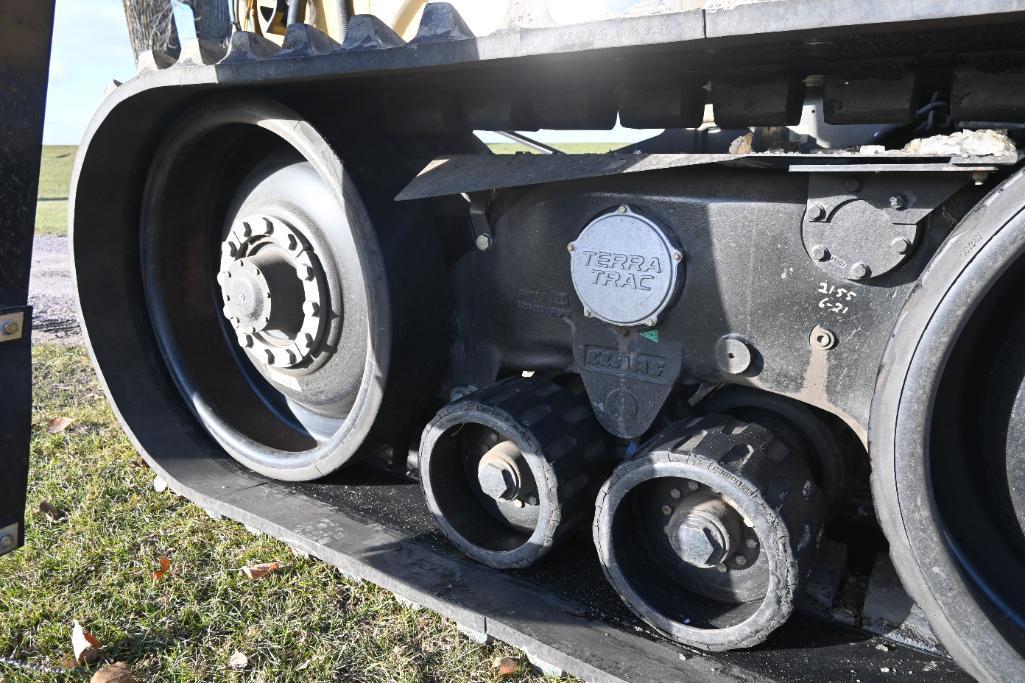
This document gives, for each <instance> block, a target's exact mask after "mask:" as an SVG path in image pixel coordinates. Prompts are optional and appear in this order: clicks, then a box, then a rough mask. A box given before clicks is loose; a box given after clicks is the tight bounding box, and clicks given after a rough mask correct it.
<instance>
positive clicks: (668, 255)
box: [569, 207, 683, 326]
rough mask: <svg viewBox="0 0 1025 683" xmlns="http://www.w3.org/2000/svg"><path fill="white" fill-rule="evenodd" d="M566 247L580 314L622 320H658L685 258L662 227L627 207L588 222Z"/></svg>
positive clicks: (644, 322) (632, 322) (638, 322)
mask: <svg viewBox="0 0 1025 683" xmlns="http://www.w3.org/2000/svg"><path fill="white" fill-rule="evenodd" d="M569 252H570V274H571V276H572V278H573V288H574V289H575V290H576V292H577V296H578V297H580V301H581V303H583V305H584V314H585V315H589V316H593V317H595V318H598V319H599V320H603V321H605V322H607V323H611V324H613V325H622V326H627V325H654V324H655V323H656V322H657V321H658V316H659V314H660V313H661V312H662V311H663V310H665V308H666V306H668V305H669V301H670V299H672V296H673V293H674V292H675V291H676V284H677V275H678V270H679V264H680V261H682V260H683V254H682V253H681V252H680V251H679V250H677V249H676V248H675V247H673V245H672V243H671V242H670V241H669V238H668V237H667V236H666V234H665V232H664V231H663V230H662V229H661V228H659V227H658V226H657V225H656V224H655V223H653V222H652V221H650V220H648V219H647V218H645V217H644V216H640V215H638V214H636V213H633V212H632V211H630V210H629V209H627V208H626V207H620V208H619V209H618V210H617V211H615V212H613V213H607V214H604V215H602V216H599V217H598V218H595V219H594V220H593V221H591V222H590V223H588V224H587V226H586V227H585V228H584V229H583V230H582V231H581V232H580V236H579V237H577V239H576V241H575V242H572V243H571V244H570V245H569Z"/></svg>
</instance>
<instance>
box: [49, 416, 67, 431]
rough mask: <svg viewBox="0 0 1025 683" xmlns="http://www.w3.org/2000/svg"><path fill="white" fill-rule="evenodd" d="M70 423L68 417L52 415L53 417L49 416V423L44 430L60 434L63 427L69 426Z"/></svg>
mask: <svg viewBox="0 0 1025 683" xmlns="http://www.w3.org/2000/svg"><path fill="white" fill-rule="evenodd" d="M70 425H71V418H69V417H53V418H50V424H49V426H48V427H47V428H46V431H47V432H49V433H50V434H60V433H61V432H63V431H64V430H65V429H67V428H68V426H70Z"/></svg>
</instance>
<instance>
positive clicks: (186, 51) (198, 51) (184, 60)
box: [178, 38, 228, 66]
mask: <svg viewBox="0 0 1025 683" xmlns="http://www.w3.org/2000/svg"><path fill="white" fill-rule="evenodd" d="M227 53H228V49H227V48H226V47H225V46H224V44H222V43H218V42H214V41H211V40H206V39H204V38H190V39H188V40H186V41H184V42H183V43H182V51H181V54H180V55H179V56H178V66H209V65H212V64H216V63H217V62H219V61H221V60H222V59H224V57H225V55H227Z"/></svg>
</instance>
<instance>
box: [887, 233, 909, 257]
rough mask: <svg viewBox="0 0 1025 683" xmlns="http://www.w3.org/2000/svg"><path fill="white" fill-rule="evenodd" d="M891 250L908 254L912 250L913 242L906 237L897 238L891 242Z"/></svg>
mask: <svg viewBox="0 0 1025 683" xmlns="http://www.w3.org/2000/svg"><path fill="white" fill-rule="evenodd" d="M890 248H891V249H893V250H894V251H895V252H897V253H898V254H906V253H908V250H910V249H911V241H910V240H908V239H907V238H906V237H897V238H895V239H894V240H893V241H891V242H890Z"/></svg>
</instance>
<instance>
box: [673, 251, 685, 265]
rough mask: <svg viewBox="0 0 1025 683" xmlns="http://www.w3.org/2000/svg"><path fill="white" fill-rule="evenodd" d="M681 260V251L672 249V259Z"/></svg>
mask: <svg viewBox="0 0 1025 683" xmlns="http://www.w3.org/2000/svg"><path fill="white" fill-rule="evenodd" d="M682 260H683V253H682V252H679V251H674V252H673V261H675V262H677V263H679V262H680V261H682Z"/></svg>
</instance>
